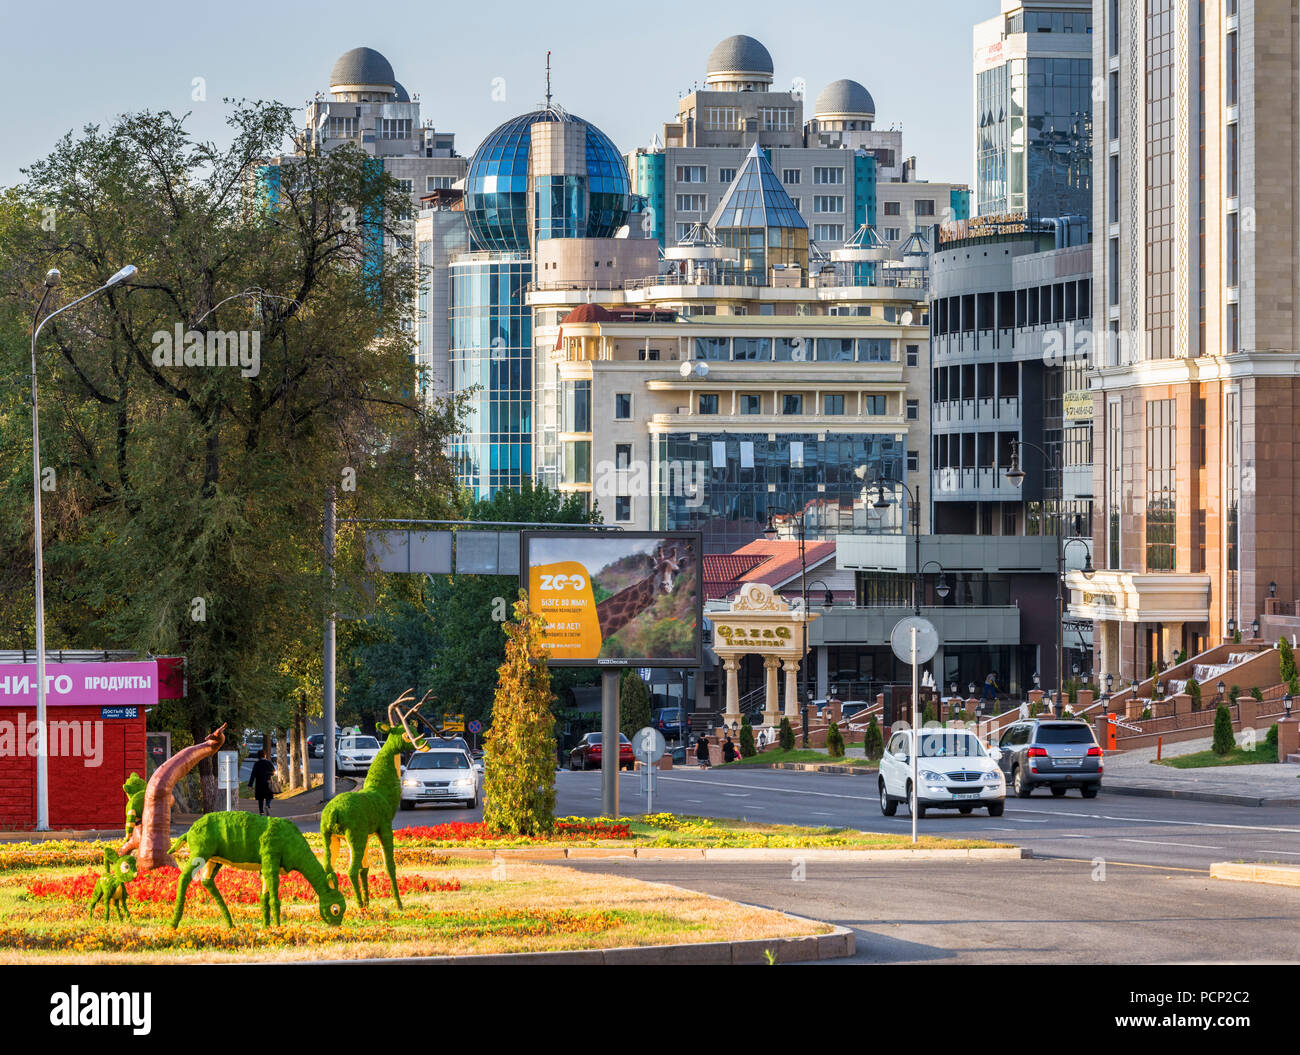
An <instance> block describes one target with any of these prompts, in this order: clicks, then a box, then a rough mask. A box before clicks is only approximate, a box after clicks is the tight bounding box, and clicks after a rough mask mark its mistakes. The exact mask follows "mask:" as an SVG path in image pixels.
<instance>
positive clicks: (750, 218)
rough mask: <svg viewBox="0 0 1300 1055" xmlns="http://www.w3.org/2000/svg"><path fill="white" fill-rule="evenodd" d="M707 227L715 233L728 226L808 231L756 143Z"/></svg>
mask: <svg viewBox="0 0 1300 1055" xmlns="http://www.w3.org/2000/svg"><path fill="white" fill-rule="evenodd" d="M709 226H710V227H712V228H713V229H714V230H715V231H717V230H720V229H722V228H727V227H786V228H797V229H802V230H807V229H808V224H807V222H806V221H805V220H804V218H803V217H802V216H801V215H799V210H798V209H796V208H795V205H794V202H793V201H791V200H790V195H788V194H787V193H786V192H785V187H783V186H782V185H781V181H780V180H779V179H777V178H776V173H775V172H773V171H772V166H771V165H769V164H768V163H767V158H766V157H765V156H764V155H763V152H762V151H761V150H759V149H758V144H757V143H755V144H754V146H753V149H751V150H750V152H749V154H748V155H746V157H745V163H744V165H743V166H742V167H741V169H740V171H739V172H737V173H736V178H735V179H733V180H732V181H731V186H730V187H728V188H727V189H726V191H725V192H724V193H723V195H722V200H721V201H719V202H718V207H717V208H716V209H714V210H713V217H712V219H710V220H709Z"/></svg>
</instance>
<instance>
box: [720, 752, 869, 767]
mask: <svg viewBox="0 0 1300 1055" xmlns="http://www.w3.org/2000/svg"><path fill="white" fill-rule="evenodd" d="M773 762H810V763H812V764H813V765H836V766H871V767H874V766H876V765H877V762H876V761H874V760H873V761H868V760H867V759H865V758H862V757H861V756H856V757H855V756H845V757H843V758H831V756H830V755H828V754H826V752H825V751H808V750H801V749H799V748H795V749H794V750H793V751H781V750H776V751H764V752H763V753H762V754H759V755H754V756H753V757H751V758H740V759H737V760H736V761H735V762H724V763H723V765H724V766H753V765H760V766H761V765H770V764H771V763H773ZM715 768H716V767H715Z"/></svg>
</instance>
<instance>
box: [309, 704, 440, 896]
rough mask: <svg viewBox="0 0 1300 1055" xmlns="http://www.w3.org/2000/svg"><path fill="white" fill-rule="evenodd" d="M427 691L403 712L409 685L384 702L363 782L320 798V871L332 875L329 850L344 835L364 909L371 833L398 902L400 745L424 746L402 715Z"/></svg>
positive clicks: (408, 714)
mask: <svg viewBox="0 0 1300 1055" xmlns="http://www.w3.org/2000/svg"><path fill="white" fill-rule="evenodd" d="M431 695H432V693H431V692H430V693H426V694H425V696H424V699H423V700H421V701H420V702H419V703H417V704H416V705H415V706H414V707H412V708H411V709H410V710H409V711H407V712H405V713H403V712H402V705H403V704H405V703H409V702H410V701H411V700H413V699H415V695H414V693H413V692H412V691H411V690H410V689H408V690H407V691H406V692H404V693H403V694H402V695H401V696H399V697H398V698H397V699H396V700H394V701H393V702H392V703H390V704H389V705H388V724H387V725H385V724H384V723H383V722H380V723H379V725H378V729H379V732H380V733H382V734H384V736H385V740H384V744H383V746H382V747H381V748H380V749H379V753H378V754H377V755H375V760H374V761H373V762H371V763H370V768H369V769H368V770H367V771H366V780H365V783H364V784H363V785H362V786H361V790H360V791H345V792H344V793H343V794H342V795H336V796H334V798H332V799H330V800H329V802H327V803H326V804H325V808H324V809H323V810H322V811H321V815H320V835H321V841H322V842H323V843H324V844H325V872H326V874H327V875H330V876H334V875H335V872H334V854H335V853H336V852H337V850H338V849H339V846H340V844H342V843H343V842H344V841H345V840H346V843H347V847H348V855H349V860H348V878H349V879H351V880H352V889H353V890H354V891H356V895H357V904H358V905H360V906H361V907H362V908H363V909H364V908H366V907H367V906H368V905H369V904H370V869H369V867H367V862H366V848H367V846H368V845H369V842H370V837H371V836H372V835H374V836H376V837H378V839H379V845H380V847H382V849H383V852H384V867H385V868H386V869H387V871H388V879H389V881H390V883H391V884H392V887H393V900H394V901H396V902H397V907H398V908H401V907H402V898H401V896H400V895H399V894H398V892H397V866H396V864H394V862H393V818H394V817H395V816H397V808H398V806H399V805H400V804H401V799H402V749H403V748H404V747H407V746H410V747H413V748H414V749H415V750H417V751H423V750H425V742H424V737H423V736H421V735H419V734H417V733H413V732H411V727H410V726H409V725H408V724H407V719H408V718H410V717H412V716H413V715H415V714H416V712H417V711H419V709H420V708H421V707H422V706H424V702H425V700H427V699H428V698H429V697H430V696H431Z"/></svg>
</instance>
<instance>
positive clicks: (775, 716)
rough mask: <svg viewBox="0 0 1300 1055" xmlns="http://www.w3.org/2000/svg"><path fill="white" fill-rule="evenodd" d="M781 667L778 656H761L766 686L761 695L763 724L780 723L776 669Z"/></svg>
mask: <svg viewBox="0 0 1300 1055" xmlns="http://www.w3.org/2000/svg"><path fill="white" fill-rule="evenodd" d="M780 667H781V660H780V658H779V657H778V656H764V657H763V675H764V678H765V680H766V687H765V692H764V696H763V724H764V725H771V726H777V725H780V724H781V695H780V686H779V685H778V683H777V671H778V670H779V669H780Z"/></svg>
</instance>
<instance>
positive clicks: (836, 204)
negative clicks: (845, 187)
mask: <svg viewBox="0 0 1300 1055" xmlns="http://www.w3.org/2000/svg"><path fill="white" fill-rule="evenodd" d="M843 211H844V195H842V194H817V195H814V196H813V212H843Z"/></svg>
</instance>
